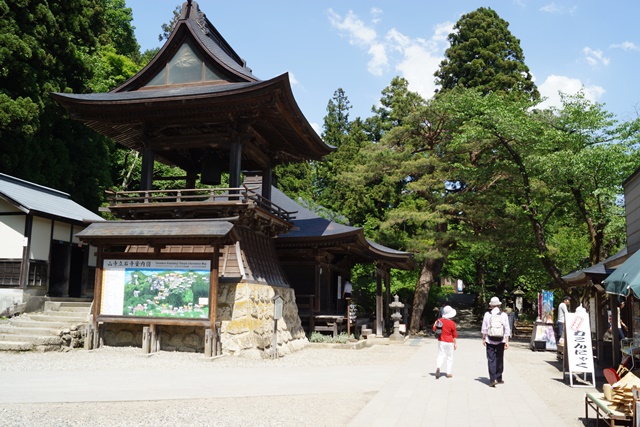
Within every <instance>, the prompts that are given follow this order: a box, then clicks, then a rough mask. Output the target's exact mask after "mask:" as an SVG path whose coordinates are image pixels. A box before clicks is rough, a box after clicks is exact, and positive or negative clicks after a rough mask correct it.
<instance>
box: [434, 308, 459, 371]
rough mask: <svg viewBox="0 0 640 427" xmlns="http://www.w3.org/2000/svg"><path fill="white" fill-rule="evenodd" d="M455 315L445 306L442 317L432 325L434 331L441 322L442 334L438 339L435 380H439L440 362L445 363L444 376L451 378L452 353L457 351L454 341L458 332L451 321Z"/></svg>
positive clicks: (451, 309)
mask: <svg viewBox="0 0 640 427" xmlns="http://www.w3.org/2000/svg"><path fill="white" fill-rule="evenodd" d="M455 315H456V311H455V310H454V309H453V308H451V306H449V305H447V306H445V307H444V309H443V310H442V317H441V318H440V319H438V320H436V322H435V323H434V324H433V330H434V331H435V330H436V324H437V323H438V321H440V322H442V334H441V335H440V337H439V338H438V360H437V361H436V379H438V378H440V367H441V366H442V362H444V361H445V359H446V361H447V369H446V376H447V378H451V377H452V376H453V374H452V369H453V351H454V350H456V349H457V344H456V339H457V338H458V331H457V330H456V323H455V322H454V321H453V320H451V319H452V318H454V317H455Z"/></svg>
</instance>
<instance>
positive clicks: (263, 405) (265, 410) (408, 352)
mask: <svg viewBox="0 0 640 427" xmlns="http://www.w3.org/2000/svg"><path fill="white" fill-rule="evenodd" d="M464 317H466V316H461V319H460V320H463V319H464ZM461 323H463V322H461ZM465 326H466V325H465ZM461 336H463V337H466V338H471V339H474V340H475V339H478V340H479V332H478V329H477V327H476V326H473V327H470V328H466V327H465V328H463V330H461ZM430 339H431V338H428V340H430ZM432 344H433V343H431V342H430V341H427V342H426V343H425V345H432ZM479 345H480V344H479ZM418 348H419V347H418V346H417V345H375V346H373V347H369V348H364V349H361V350H345V349H335V348H323V347H320V346H318V345H310V346H309V347H307V348H306V349H304V350H302V351H299V352H297V353H294V354H291V355H288V356H286V357H283V358H280V359H277V360H270V359H248V358H243V357H232V356H226V357H220V358H217V359H214V360H210V359H204V357H203V356H202V354H190V353H177V352H158V353H155V354H154V355H152V356H145V355H143V354H142V353H141V350H140V349H139V348H117V347H103V348H101V349H99V350H96V351H84V350H74V351H69V352H59V353H58V352H55V353H54V352H52V353H34V352H27V353H9V352H0V379H1V378H2V373H3V372H7V371H12V372H7V374H11V373H13V372H23V371H24V372H38V371H50V372H55V371H63V372H64V371H71V370H85V371H86V370H95V371H104V372H112V371H114V370H135V371H140V372H141V373H142V374H143V375H142V376H143V377H144V376H145V375H146V374H144V373H145V372H146V371H149V375H159V373H160V374H161V373H162V372H163V369H166V368H170V369H173V370H175V369H185V370H187V371H188V372H201V373H203V375H204V374H205V373H206V372H207V371H208V370H212V369H220V368H260V369H265V370H269V369H274V370H275V369H279V370H282V368H286V367H292V368H305V367H309V368H314V367H351V366H353V367H362V366H372V367H376V366H380V368H381V369H392V368H394V367H398V366H400V365H402V364H403V363H404V362H406V361H408V360H409V359H410V358H411V357H412V356H413V355H414V354H415V352H416V350H417V349H418ZM506 357H507V359H508V361H509V362H510V363H511V364H512V365H513V367H514V368H515V369H516V370H517V375H520V376H521V377H522V378H524V379H525V380H526V381H527V383H528V384H530V385H531V387H532V388H533V389H534V390H535V391H536V393H537V394H538V395H540V396H541V398H542V399H543V400H544V401H546V402H547V404H548V405H549V410H550V411H553V412H555V413H557V414H559V415H560V416H561V417H562V418H563V419H564V420H565V424H564V425H565V426H569V425H586V423H585V424H583V423H582V422H581V421H582V417H584V406H583V404H582V403H581V402H583V397H582V396H583V393H584V391H583V390H582V389H576V388H571V387H568V386H567V385H566V384H564V383H563V382H562V380H561V376H562V375H561V372H560V371H558V366H557V361H556V360H555V353H551V352H542V353H534V352H531V351H530V350H529V348H528V344H527V343H515V342H514V343H513V345H512V346H511V347H510V349H509V350H508V352H507V353H506ZM430 362H431V361H429V362H427V363H430ZM478 363H479V364H480V365H481V366H483V365H484V364H485V363H486V362H485V361H484V359H482V360H478ZM425 366H426V365H425ZM391 372H393V371H391ZM242 380H243V379H242V378H239V381H242ZM1 383H2V381H1V380H0V384H1ZM1 385H2V386H4V387H7V386H9V387H10V385H9V384H1ZM213 386H215V387H224V384H215V385H213ZM338 387H339V384H336V388H338ZM374 395H375V393H374V392H358V393H348V394H346V393H344V392H343V393H340V392H335V393H322V394H304V395H302V394H298V395H288V396H287V395H284V396H283V395H273V396H260V397H256V396H251V397H248V396H247V397H242V398H232V397H228V398H215V399H189V400H162V401H125V402H86V403H38V404H34V403H29V404H0V426H2V427H14V426H15V427H17V426H20V427H22V426H49V427H63V426H97V427H102V426H109V427H120V426H141V427H146V426H149V427H151V426H154V427H157V426H169V425H173V426H182V425H189V426H224V427H236V426H237V427H254V426H256V427H262V426H264V427H268V426H277V427H289V426H291V427H293V426H295V427H300V426H310V427H323V426H332V427H340V426H346V425H348V423H349V421H350V420H352V419H353V418H354V417H355V416H356V415H357V414H358V413H359V412H360V411H361V410H362V409H363V408H364V407H365V406H366V405H367V403H368V402H369V401H370V400H371V399H372V398H373V396H374Z"/></svg>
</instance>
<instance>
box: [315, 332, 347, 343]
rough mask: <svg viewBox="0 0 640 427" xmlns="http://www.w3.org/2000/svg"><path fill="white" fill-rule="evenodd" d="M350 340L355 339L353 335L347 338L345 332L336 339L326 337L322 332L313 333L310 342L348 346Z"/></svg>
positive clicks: (329, 336)
mask: <svg viewBox="0 0 640 427" xmlns="http://www.w3.org/2000/svg"><path fill="white" fill-rule="evenodd" d="M349 339H355V337H354V336H353V334H351V335H350V336H347V334H345V333H344V332H343V333H341V334H340V335H338V336H337V337H335V338H334V337H333V335H324V334H321V333H320V332H312V333H311V336H310V337H309V342H315V343H334V344H346V343H347V342H349Z"/></svg>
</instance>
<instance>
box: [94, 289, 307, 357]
mask: <svg viewBox="0 0 640 427" xmlns="http://www.w3.org/2000/svg"><path fill="white" fill-rule="evenodd" d="M276 295H279V296H280V297H282V299H283V310H282V319H280V320H278V327H277V334H276V335H277V354H278V355H279V356H284V355H287V354H290V353H291V352H294V351H297V350H300V349H302V348H304V347H305V346H306V345H307V344H308V343H309V342H308V340H307V337H306V335H305V332H304V329H303V328H302V324H301V322H300V316H299V315H298V306H297V305H296V301H295V292H294V291H293V289H291V288H282V287H277V286H269V285H260V284H253V283H244V282H240V283H221V284H220V285H219V286H218V312H217V314H218V316H217V318H218V321H220V322H221V325H222V326H221V331H220V340H221V343H222V351H223V353H224V354H232V355H242V356H248V357H255V358H258V357H267V356H272V355H273V354H275V352H274V349H273V348H272V345H271V343H272V339H273V331H274V320H273V313H274V304H273V297H274V296H276ZM142 328H143V325H134V324H124V323H110V324H106V325H105V328H104V331H103V334H102V338H103V343H104V344H105V345H110V346H134V347H141V346H142ZM157 328H158V333H159V334H160V349H161V350H165V351H184V352H204V328H202V327H189V326H158V327H157Z"/></svg>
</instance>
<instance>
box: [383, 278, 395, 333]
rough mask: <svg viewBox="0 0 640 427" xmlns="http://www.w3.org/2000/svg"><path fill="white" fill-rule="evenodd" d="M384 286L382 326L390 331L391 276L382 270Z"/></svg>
mask: <svg viewBox="0 0 640 427" xmlns="http://www.w3.org/2000/svg"><path fill="white" fill-rule="evenodd" d="M384 286H385V296H386V298H385V302H384V324H385V326H386V327H387V331H389V332H390V331H391V327H392V326H393V325H392V324H391V307H389V304H391V275H390V274H389V270H388V269H386V268H385V269H384Z"/></svg>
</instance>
